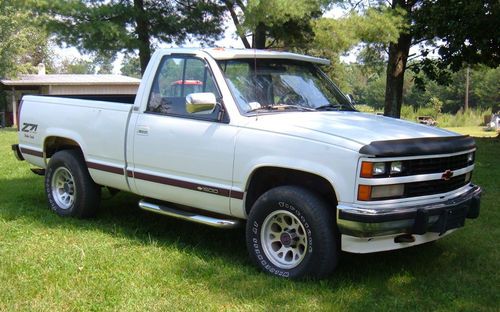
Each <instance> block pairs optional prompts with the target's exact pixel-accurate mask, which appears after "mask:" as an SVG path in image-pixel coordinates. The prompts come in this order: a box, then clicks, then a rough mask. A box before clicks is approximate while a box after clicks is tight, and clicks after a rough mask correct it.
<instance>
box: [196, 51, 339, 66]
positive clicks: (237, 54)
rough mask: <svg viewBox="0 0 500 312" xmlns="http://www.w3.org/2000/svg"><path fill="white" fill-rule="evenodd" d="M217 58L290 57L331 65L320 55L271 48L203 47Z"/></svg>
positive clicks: (291, 58)
mask: <svg viewBox="0 0 500 312" xmlns="http://www.w3.org/2000/svg"><path fill="white" fill-rule="evenodd" d="M203 51H205V52H207V53H208V54H210V56H212V57H213V58H214V59H216V60H230V59H238V58H258V59H259V58H265V59H290V60H296V61H305V62H311V63H317V64H323V65H329V64H330V61H329V60H327V59H322V58H319V57H313V56H308V55H301V54H296V53H290V52H279V51H270V50H257V49H225V48H210V49H203Z"/></svg>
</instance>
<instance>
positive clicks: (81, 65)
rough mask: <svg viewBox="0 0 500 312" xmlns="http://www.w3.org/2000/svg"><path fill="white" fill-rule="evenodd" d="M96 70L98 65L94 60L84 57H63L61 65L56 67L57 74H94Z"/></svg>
mask: <svg viewBox="0 0 500 312" xmlns="http://www.w3.org/2000/svg"><path fill="white" fill-rule="evenodd" d="M95 72H96V66H95V64H94V62H93V61H92V60H87V59H83V58H79V59H68V58H66V59H63V60H62V61H61V63H60V65H59V66H56V68H55V73H57V74H79V75H93V74H95Z"/></svg>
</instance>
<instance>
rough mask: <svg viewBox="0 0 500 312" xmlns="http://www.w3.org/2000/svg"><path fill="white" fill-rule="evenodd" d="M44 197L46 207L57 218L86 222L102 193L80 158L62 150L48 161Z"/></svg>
mask: <svg viewBox="0 0 500 312" xmlns="http://www.w3.org/2000/svg"><path fill="white" fill-rule="evenodd" d="M45 193H46V196H47V200H48V202H49V207H50V208H51V209H52V210H54V211H55V212H56V213H57V214H58V215H60V216H72V217H77V218H86V217H92V216H93V215H94V214H95V213H96V211H97V208H98V207H99V202H100V196H101V189H100V187H99V185H97V184H95V183H94V181H93V180H92V178H91V177H90V174H89V172H88V169H87V166H86V165H85V161H84V159H83V156H82V154H81V153H80V152H79V151H76V150H63V151H60V152H57V153H56V154H54V156H52V158H51V159H50V161H49V165H48V166H47V170H46V173H45Z"/></svg>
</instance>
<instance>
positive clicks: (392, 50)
mask: <svg viewBox="0 0 500 312" xmlns="http://www.w3.org/2000/svg"><path fill="white" fill-rule="evenodd" d="M408 2H410V1H408ZM412 5H413V4H410V3H407V2H406V1H405V0H394V1H393V3H392V8H393V9H396V7H401V8H404V9H405V10H406V11H407V13H408V15H409V14H410V13H411V7H412ZM411 40H412V35H411V34H409V33H401V34H400V35H399V38H398V41H397V42H396V43H391V44H390V45H389V62H388V63H387V79H386V85H385V104H384V115H385V116H390V117H394V118H400V117H401V105H402V103H403V85H404V79H405V70H406V63H407V61H408V54H409V52H410V46H411Z"/></svg>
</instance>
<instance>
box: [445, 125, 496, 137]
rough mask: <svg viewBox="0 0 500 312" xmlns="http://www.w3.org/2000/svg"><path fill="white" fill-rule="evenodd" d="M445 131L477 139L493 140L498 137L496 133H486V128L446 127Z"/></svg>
mask: <svg viewBox="0 0 500 312" xmlns="http://www.w3.org/2000/svg"><path fill="white" fill-rule="evenodd" d="M444 129H447V130H450V131H453V132H457V133H460V134H468V135H470V136H472V137H476V138H493V137H496V136H498V133H497V132H496V131H485V130H484V127H481V126H479V127H478V126H471V127H444Z"/></svg>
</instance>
